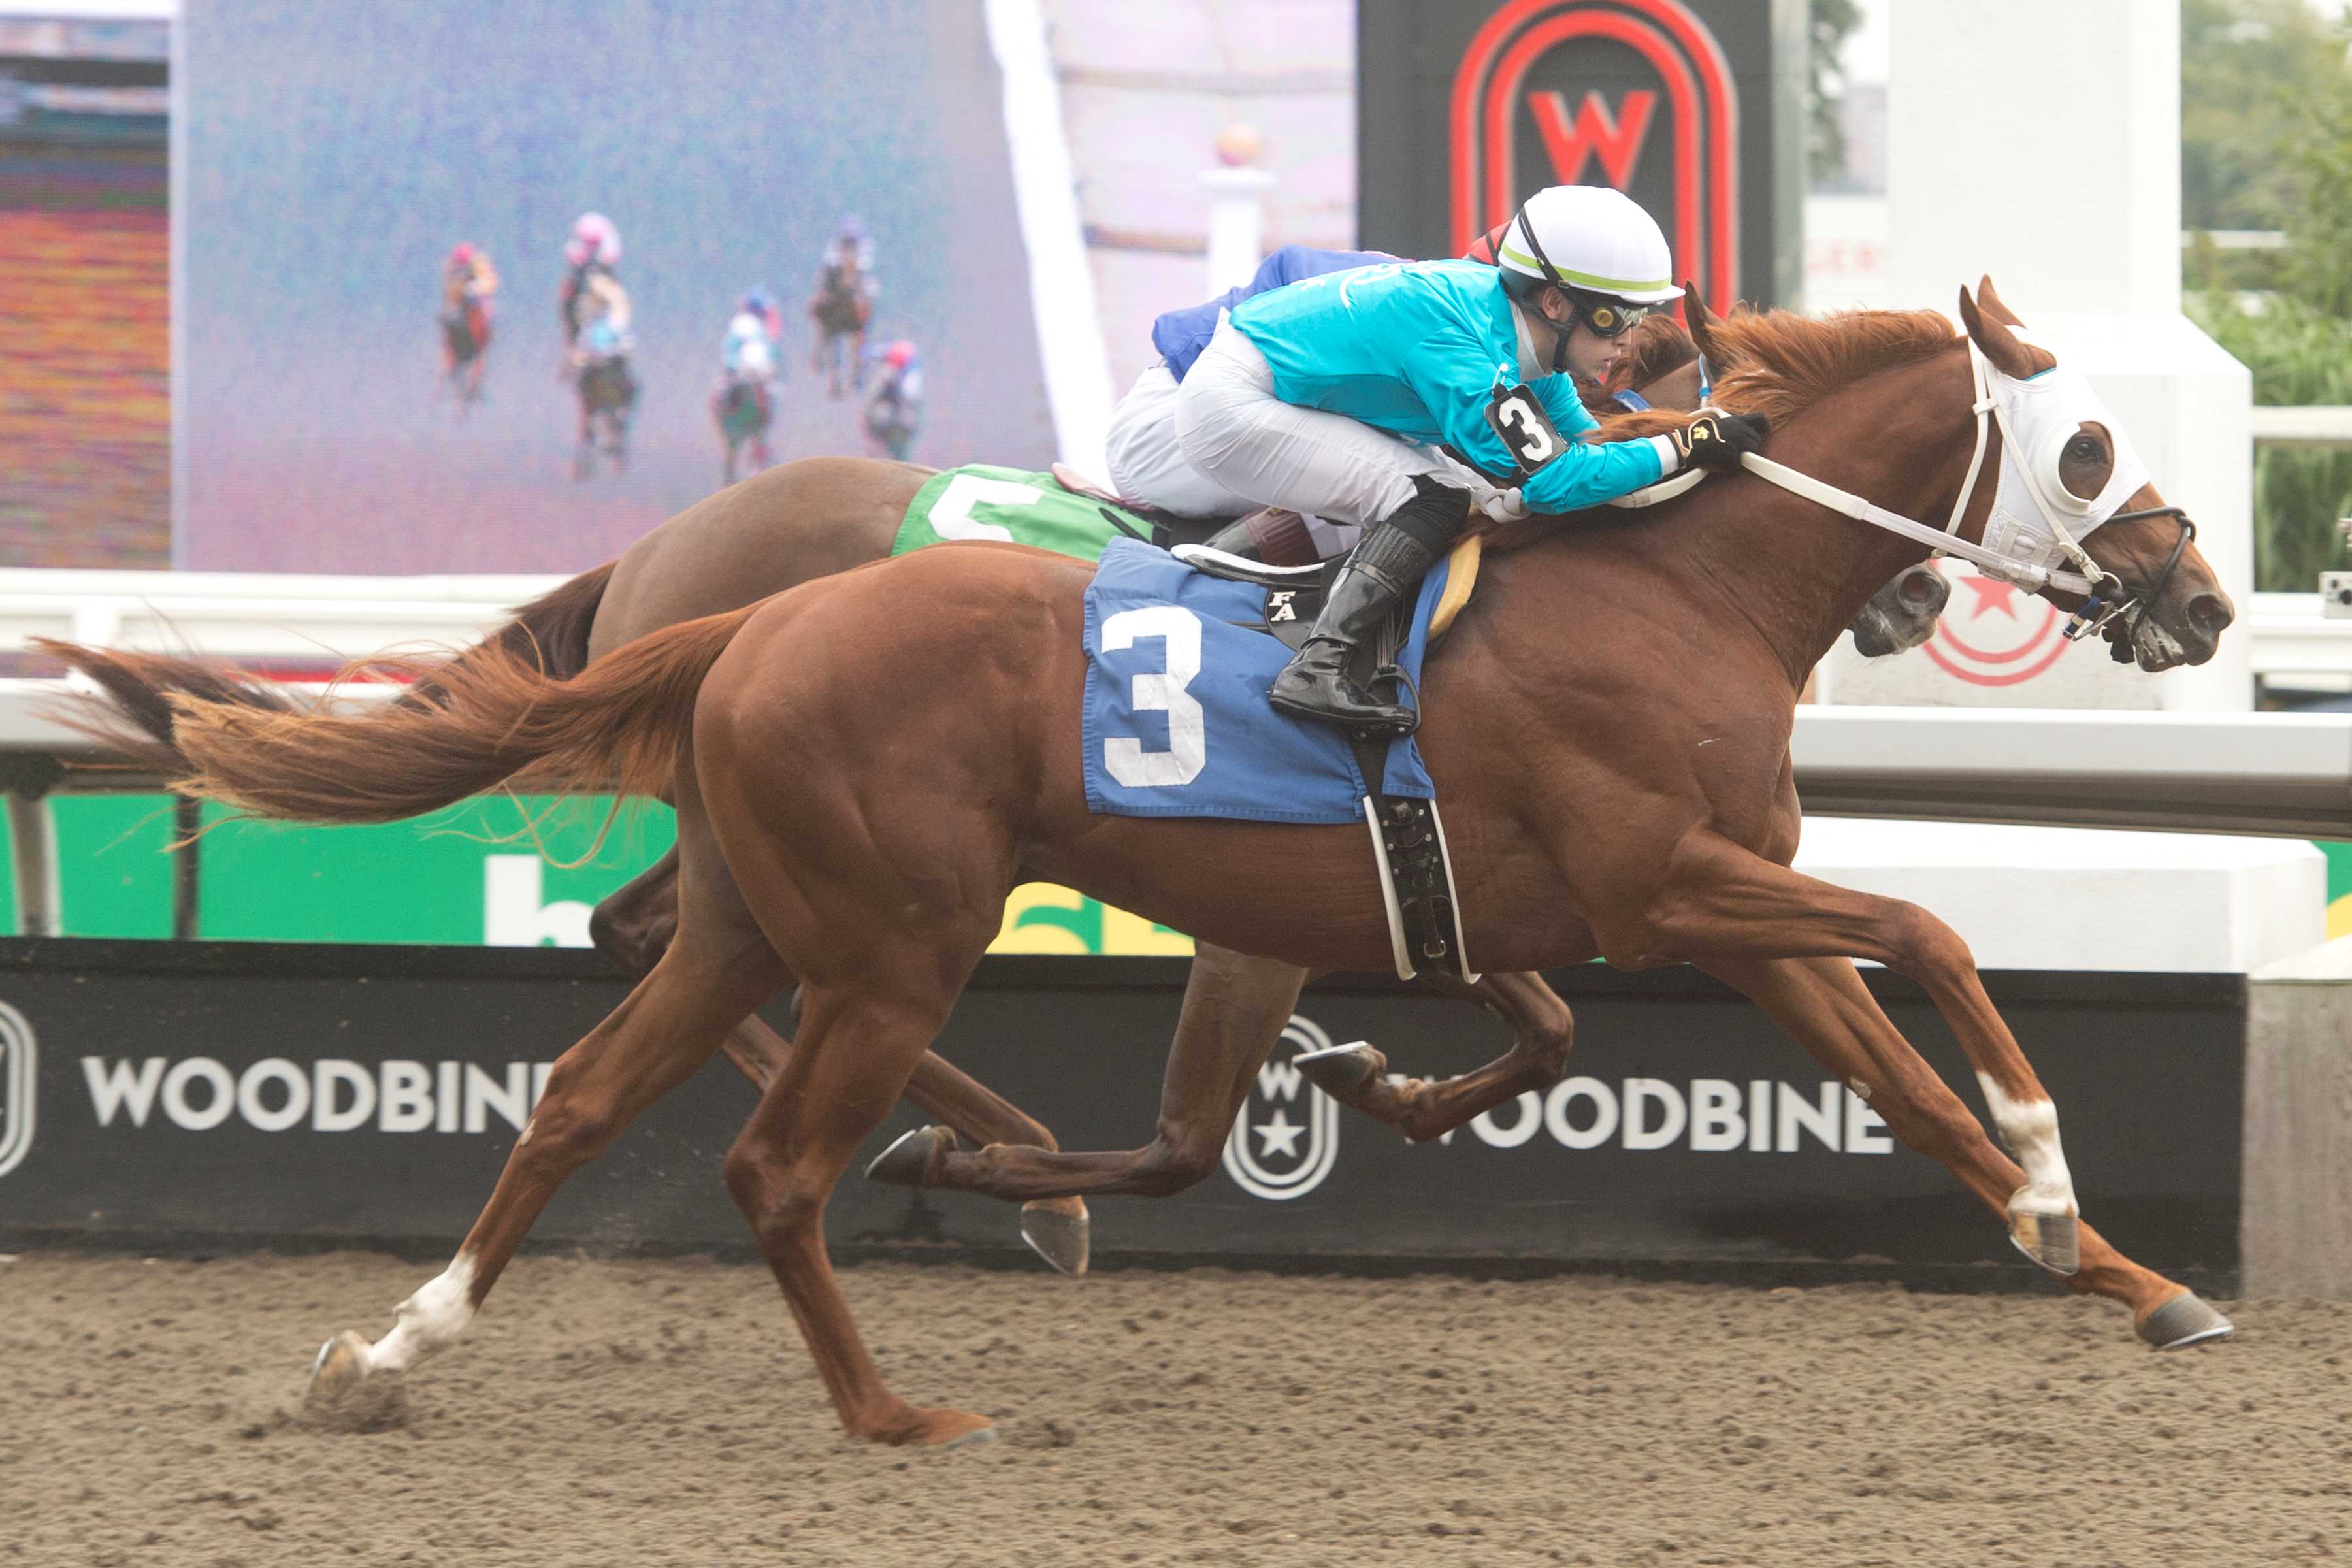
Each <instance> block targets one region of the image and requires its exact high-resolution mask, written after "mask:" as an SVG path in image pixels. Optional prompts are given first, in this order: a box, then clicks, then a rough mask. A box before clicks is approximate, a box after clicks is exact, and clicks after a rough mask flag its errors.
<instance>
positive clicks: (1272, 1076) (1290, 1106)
mask: <svg viewBox="0 0 2352 1568" xmlns="http://www.w3.org/2000/svg"><path fill="white" fill-rule="evenodd" d="M1330 1048H1331V1037H1330V1036H1328V1035H1327V1034H1325V1033H1324V1032H1323V1031H1322V1029H1321V1028H1320V1027H1319V1026H1317V1025H1316V1023H1315V1021H1314V1020H1313V1019H1311V1018H1307V1017H1304V1016H1301V1015H1299V1014H1297V1013H1293V1014H1292V1015H1291V1016H1290V1022H1289V1023H1288V1024H1286V1025H1285V1026H1284V1027H1283V1031H1282V1038H1281V1039H1280V1040H1279V1041H1277V1042H1276V1045H1275V1047H1274V1050H1273V1052H1272V1053H1271V1054H1270V1055H1269V1056H1267V1058H1266V1059H1265V1066H1264V1067H1261V1068H1258V1069H1257V1086H1256V1088H1255V1089H1254V1090H1253V1091H1252V1092H1251V1094H1250V1097H1249V1098H1248V1099H1247V1100H1244V1101H1242V1108H1241V1112H1240V1114H1239V1115H1237V1116H1235V1117H1234V1130H1233V1131H1232V1132H1231V1133H1229V1134H1228V1135H1227V1136H1226V1138H1225V1156H1224V1164H1225V1174H1227V1175H1228V1176H1231V1177H1232V1178H1233V1179H1234V1185H1235V1186H1237V1187H1239V1188H1241V1190H1242V1191H1244V1192H1245V1193H1247V1194H1250V1195H1251V1196H1253V1197H1260V1198H1271V1199H1273V1200H1275V1201H1276V1202H1277V1203H1278V1202H1281V1201H1283V1200H1284V1199H1286V1198H1298V1197H1305V1196H1306V1195H1307V1194H1308V1193H1311V1192H1313V1191H1314V1190H1315V1189H1316V1188H1317V1187H1319V1186H1321V1185H1322V1184H1323V1178H1324V1177H1326V1176H1328V1175H1329V1174H1330V1173H1331V1166H1332V1163H1333V1162H1335V1161H1337V1160H1338V1159H1339V1101H1338V1100H1333V1099H1332V1098H1331V1097H1330V1096H1329V1095H1328V1094H1326V1093H1324V1092H1323V1091H1322V1090H1321V1089H1317V1088H1316V1087H1315V1086H1314V1085H1313V1084H1311V1083H1308V1082H1307V1075H1306V1074H1304V1073H1302V1072H1300V1071H1299V1070H1298V1068H1297V1067H1296V1066H1294V1065H1293V1063H1294V1062H1295V1061H1296V1059H1297V1058H1299V1057H1301V1056H1303V1055H1305V1054H1306V1053H1307V1052H1308V1051H1328V1050H1329V1049H1330Z"/></svg>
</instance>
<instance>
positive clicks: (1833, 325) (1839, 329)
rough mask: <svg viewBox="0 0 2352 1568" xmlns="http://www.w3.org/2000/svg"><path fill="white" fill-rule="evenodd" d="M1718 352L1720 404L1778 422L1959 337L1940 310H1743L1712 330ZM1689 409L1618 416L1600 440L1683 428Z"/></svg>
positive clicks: (1596, 436)
mask: <svg viewBox="0 0 2352 1568" xmlns="http://www.w3.org/2000/svg"><path fill="white" fill-rule="evenodd" d="M1708 338H1709V341H1710V342H1712V343H1713V344H1714V346H1715V349H1716V363H1714V365H1713V367H1712V368H1713V370H1714V372H1715V402H1716V404H1717V406H1719V407H1723V408H1727V409H1729V410H1731V412H1733V413H1735V414H1761V415H1762V416H1764V417H1765V418H1767V419H1769V420H1771V421H1772V422H1773V423H1774V424H1776V425H1777V424H1780V423H1782V422H1784V421H1786V420H1789V419H1791V418H1794V417H1795V416H1797V415H1798V414H1800V413H1801V412H1803V411H1804V410H1805V409H1807V408H1810V407H1811V406H1812V405H1814V404H1816V403H1818V402H1820V401H1821V400H1822V398H1824V397H1827V396H1828V395H1830V394H1832V393H1833V392H1838V391H1841V390H1843V388H1845V387H1848V386H1851V385H1853V384H1854V383H1855V382H1857V381H1860V380H1861V379H1863V377H1864V376H1867V375H1872V374H1876V373H1877V372H1879V371H1882V370H1886V369H1889V368H1891V367H1893V366H1895V365H1900V364H1908V363H1911V362H1912V361H1914V360H1919V359H1925V358H1926V357H1927V356H1928V355H1929V354H1932V353H1937V352H1938V351H1940V350H1943V349H1946V348H1948V347H1950V346H1951V344H1952V343H1953V342H1956V341H1957V339H1958V334H1957V333H1955V332H1954V331H1953V330H1952V323H1951V322H1950V321H1948V320H1946V319H1945V317H1944V316H1943V314H1942V313H1941V312H1940V311H1937V310H1840V311H1838V312H1837V313H1835V314H1834V315H1829V316H1821V317H1814V316H1801V315H1798V314H1797V313H1796V312H1795V311H1793V310H1740V311H1737V312H1735V313H1734V314H1733V315H1732V316H1731V317H1730V318H1729V319H1728V320H1727V321H1722V322H1720V323H1718V324H1717V326H1716V327H1715V328H1714V329H1713V331H1710V332H1709V333H1708ZM1689 417H1690V416H1688V415H1685V414H1675V413H1670V412H1667V411H1665V410H1663V409H1654V410H1648V411H1644V412H1642V413H1637V414H1620V415H1612V416H1609V417H1608V418H1605V419H1603V420H1601V428H1600V429H1599V430H1598V431H1596V432H1594V434H1593V437H1592V439H1594V440H1596V441H1631V440H1638V439H1639V438H1641V437H1644V436H1657V435H1662V434H1664V432H1666V431H1668V430H1674V429H1679V428H1680V427H1681V426H1683V425H1684V424H1685V423H1686V422H1687V421H1688V419H1689Z"/></svg>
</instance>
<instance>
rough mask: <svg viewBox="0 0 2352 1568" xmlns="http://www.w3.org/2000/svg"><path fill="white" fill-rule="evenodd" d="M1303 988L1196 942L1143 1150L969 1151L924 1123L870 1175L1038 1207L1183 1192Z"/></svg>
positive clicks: (1212, 1156)
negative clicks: (1052, 1201) (1155, 1122)
mask: <svg viewBox="0 0 2352 1568" xmlns="http://www.w3.org/2000/svg"><path fill="white" fill-rule="evenodd" d="M1306 980H1307V972H1306V971H1305V970H1303V969H1297V968H1294V967H1292V966H1291V965H1289V964H1286V963H1278V962H1276V961H1275V960H1273V959H1265V958H1252V957H1250V956H1248V955H1246V954H1244V953H1239V952H1231V951H1228V950H1226V949H1223V948H1218V947H1212V946H1210V945H1209V944H1208V943H1206V942H1203V943H1201V944H1199V946H1198V948H1197V949H1196V951H1195V952H1194V954H1193V959H1192V976H1191V978H1190V979H1189V980H1188V981H1187V982H1186V984H1185V987H1184V1009H1183V1012H1182V1014H1181V1016H1179V1018H1178V1020H1177V1024H1176V1040H1175V1043H1174V1045H1173V1046H1172V1047H1171V1048H1170V1050H1169V1053H1168V1070H1167V1073H1166V1076H1165V1077H1164V1079H1162V1081H1161V1085H1160V1121H1159V1126H1158V1129H1157V1132H1156V1135H1155V1136H1154V1137H1153V1139H1152V1141H1151V1142H1150V1143H1148V1144H1146V1145H1145V1146H1143V1147H1142V1148H1140V1149H1127V1150H1119V1151H1116V1152H1083V1153H1066V1152H1057V1151H1053V1150H1048V1149H1038V1148H1024V1147H1015V1146H1013V1145H1009V1144H995V1145H991V1146H988V1147H984V1148H981V1149H978V1150H973V1151H970V1152H965V1151H961V1150H959V1149H957V1147H956V1146H955V1140H954V1139H953V1138H951V1137H944V1136H942V1135H941V1130H940V1129H939V1128H932V1127H925V1128H919V1129H917V1130H916V1131H913V1132H909V1133H908V1134H907V1135H906V1136H905V1137H904V1138H901V1139H900V1140H898V1142H896V1143H894V1144H892V1145H891V1146H890V1147H889V1148H888V1149H886V1150H884V1151H883V1152H882V1154H881V1155H880V1156H879V1157H878V1158H877V1159H876V1160H875V1161H874V1163H872V1164H870V1165H868V1166H867V1167H866V1176H867V1177H868V1178H869V1179H871V1180H874V1181H879V1182H888V1183H892V1184H896V1185H900V1186H918V1187H945V1188H950V1189H952V1190H955V1191H958V1192H969V1193H981V1194H986V1195H988V1196H990V1197H996V1198H1006V1199H1014V1200H1024V1201H1028V1202H1033V1203H1034V1202H1035V1201H1036V1200H1039V1199H1045V1198H1066V1197H1075V1196H1081V1195H1083V1196H1093V1195H1096V1194H1112V1193H1129V1194H1137V1195H1139V1196H1143V1197H1166V1196H1168V1195H1169V1194H1173V1193H1179V1192H1181V1191H1183V1190H1184V1189H1185V1188H1186V1187H1189V1186H1191V1185H1192V1184H1194V1183H1195V1182H1198V1181H1199V1180H1200V1179H1201V1178H1202V1177H1203V1176H1205V1175H1207V1174H1208V1173H1210V1172H1211V1171H1213V1170H1215V1169H1216V1168H1217V1162H1218V1159H1219V1157H1220V1155H1221V1154H1222V1152H1223V1149H1224V1146H1225V1139H1226V1137H1227V1135H1228V1134H1229V1133H1230V1132H1231V1131H1232V1128H1233V1123H1234V1115H1235V1114H1236V1113H1237V1112H1238V1111H1239V1110H1240V1109H1241V1104H1242V1101H1243V1100H1244V1099H1246V1098H1247V1097H1248V1095H1249V1091H1250V1086H1251V1083H1252V1082H1253V1081H1254V1080H1255V1078H1256V1076H1257V1070H1258V1068H1260V1067H1262V1066H1263V1065H1265V1058H1266V1056H1267V1054H1268V1053H1269V1052H1271V1051H1272V1050H1273V1049H1274V1047H1275V1044H1276V1041H1278V1040H1280V1039H1281V1038H1282V1030H1283V1026H1285V1025H1286V1024H1287V1023H1288V1022H1289V1021H1290V1014H1291V1009H1292V1008H1293V1007H1295V1006H1296V1005H1297V1002H1298V991H1299V987H1300V986H1301V985H1303V984H1306ZM1031 1245H1032V1246H1036V1245H1037V1244H1036V1242H1035V1241H1034V1239H1033V1240H1032V1242H1031ZM1041 1250H1042V1249H1041Z"/></svg>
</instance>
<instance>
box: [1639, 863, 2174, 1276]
mask: <svg viewBox="0 0 2352 1568" xmlns="http://www.w3.org/2000/svg"><path fill="white" fill-rule="evenodd" d="M1594 927H1595V930H1596V931H1598V932H1599V933H1600V935H1601V939H1602V952H1605V953H1607V954H1608V955H1609V957H1610V959H1611V961H1612V963H1617V964H1618V965H1619V966H1620V967H1621V968H1622V967H1632V968H1639V967H1643V966H1646V965H1650V964H1655V963H1675V962H1688V963H1702V964H1705V963H1717V962H1718V961H1736V960H1744V959H1780V958H1849V959H1853V958H1862V959H1873V960H1875V961H1876V962H1878V963H1883V964H1885V966H1886V967H1887V968H1889V969H1892V970H1894V971H1895V973H1898V974H1901V975H1904V976H1906V977H1907V978H1909V979H1911V980H1915V981H1916V982H1918V984H1920V985H1921V986H1923V987H1925V988H1926V990H1927V994H1928V996H1929V997H1930V998H1931V999H1932V1000H1933V1001H1934V1002H1935V1004H1936V1008H1937V1011H1938V1012H1939V1013H1941V1014H1942V1015H1943V1016H1944V1020H1945V1022H1946V1023H1947V1024H1948V1025H1949V1026H1951V1030H1952V1033H1953V1035H1954V1036H1955V1037H1957V1038H1958V1040H1959V1043H1960V1049H1961V1050H1962V1052H1964V1053H1965V1054H1966V1055H1967V1057H1968V1058H1969V1066H1970V1067H1971V1068H1975V1069H1976V1075H1977V1082H1978V1084H1979V1086H1980V1087H1981V1089H1983V1091H1984V1097H1985V1102H1986V1105H1987V1107H1988V1109H1990V1111H1991V1113H1992V1120H1993V1127H1994V1130H1995V1131H1997V1132H1999V1133H2000V1138H2001V1142H2004V1143H2005V1144H2007V1145H2008V1146H2009V1148H2010V1150H2011V1152H2012V1153H2013V1154H2015V1155H2016V1157H2017V1162H2018V1164H2019V1165H2020V1166H2021V1167H2022V1169H2021V1178H2022V1179H2021V1183H2020V1184H2019V1185H2018V1186H2017V1187H2016V1189H2015V1190H2014V1191H2013V1192H2011V1194H2010V1195H2009V1199H2008V1201H2007V1203H2006V1205H2004V1211H2003V1212H2004V1213H2005V1214H2006V1215H2008V1218H2009V1233H2010V1237H2011V1240H2013V1241H2015V1242H2016V1243H2017V1246H2018V1247H2019V1248H2020V1249H2021V1251H2023V1252H2024V1253H2025V1254H2026V1256H2028V1257H2029V1258H2032V1259H2033V1260H2034V1261H2035V1262H2037V1263H2039V1264H2041V1265H2042V1267H2043V1268H2048V1269H2049V1270H2050V1271H2051V1272H2052V1273H2053V1274H2059V1275H2068V1276H2071V1275H2073V1274H2074V1273H2075V1272H2076V1271H2077V1269H2078V1268H2080V1266H2081V1256H2080V1253H2081V1244H2080V1241H2079V1232H2080V1229H2081V1226H2080V1223H2079V1221H2078V1219H2077V1217H2076V1216H2077V1214H2078V1209H2077V1205H2076V1203H2075V1197H2074V1178H2073V1176H2072V1174H2071V1173H2069V1172H2068V1171H2067V1168H2066V1159H2065V1155H2064V1153H2063V1152H2062V1150H2061V1148H2060V1146H2059V1142H2058V1110H2057V1108H2056V1107H2055V1106H2054V1105H2053V1104H2052V1103H2051V1100H2050V1095H2049V1091H2048V1090H2046V1089H2043V1088H2042V1081H2041V1079H2039V1078H2037V1077H2036V1076H2035V1075H2034V1072H2033V1068H2032V1066H2031V1065H2030V1064H2029V1063H2028V1062H2027V1061H2026V1059H2025V1053H2024V1052H2023V1051H2021V1050H2020V1049H2019V1048H2018V1044H2017V1039H2016V1037H2014V1036H2013V1035H2011V1033H2010V1031H2009V1026H2008V1025H2007V1024H2005V1023H2003V1022H2002V1021H2001V1017H2000V1013H1999V1012H1998V1011H1997V1010H1996V1009H1995V1008H1994V1007H1993V1005H1992V1000H1991V998H1990V997H1989V996H1987V995H1986V994H1985V989H1984V983H1983V982H1982V980H1980V979H1979V977H1978V975H1977V970H1976V961H1975V959H1974V958H1973V956H1972V955H1971V954H1970V953H1969V949H1968V944H1967V943H1966V942H1962V941H1961V940H1960V937H1959V933H1958V932H1957V931H1953V930H1952V928H1951V927H1949V926H1948V925H1946V924H1945V923H1944V922H1943V921H1939V920H1937V918H1936V917H1935V916H1933V915H1931V914H1929V913H1928V912H1927V910H1923V909H1920V908H1919V907H1918V906H1917V905H1916V904H1906V903H1905V902H1903V901H1901V900H1896V899H1884V898H1878V897H1875V896H1874V895H1871V894H1867V893H1857V892H1854V891H1853V890H1852V889H1846V888H1840V887H1836V886H1834V885H1832V884H1831V883H1828V882H1822V881H1818V880H1816V879H1813V878H1811V877H1807V876H1804V875H1802V874H1801V873H1799V872H1796V871H1792V870H1790V868H1788V867H1786V866H1780V865H1777V864H1775V863H1773V862H1771V861H1769V860H1767V859H1765V858H1762V857H1761V856H1759V855H1755V854H1752V853H1750V852H1749V851H1748V850H1746V849H1743V848H1741V847H1738V845H1735V844H1733V843H1731V842H1730V841H1729V840H1728V839H1726V838H1723V837H1720V836H1718V835H1716V834H1712V833H1696V834H1692V835H1690V836H1689V837H1686V838H1685V839H1684V840H1683V841H1682V842H1681V843H1680V844H1678V845H1677V846H1676V847H1675V852H1674V854H1673V856H1672V857H1671V858H1670V860H1669V862H1668V865H1667V867H1666V869H1665V873H1664V885H1663V886H1662V887H1661V888H1659V889H1656V891H1655V892H1654V895H1653V897H1652V899H1651V900H1649V902H1648V903H1647V904H1646V905H1645V906H1644V907H1643V908H1642V909H1641V910H1640V911H1639V912H1638V913H1636V914H1633V915H1631V916H1626V915H1623V914H1622V912H1621V914H1620V915H1619V916H1618V917H1617V918H1612V919H1606V920H1596V921H1594ZM2166 1285H2167V1287H2168V1289H2170V1290H2171V1291H2174V1292H2178V1291H2179V1289H2180V1287H2179V1286H2176V1285H2172V1284H2171V1282H2169V1281H2167V1282H2166ZM2094 1288H2095V1287H2094ZM2126 1300H2129V1304H2131V1305H2132V1306H2133V1308H2134V1311H2135V1313H2136V1314H2137V1312H2138V1311H2139V1310H2140V1307H2141V1305H2142V1303H2141V1302H2139V1301H2137V1300H2130V1299H2129V1298H2126Z"/></svg>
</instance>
